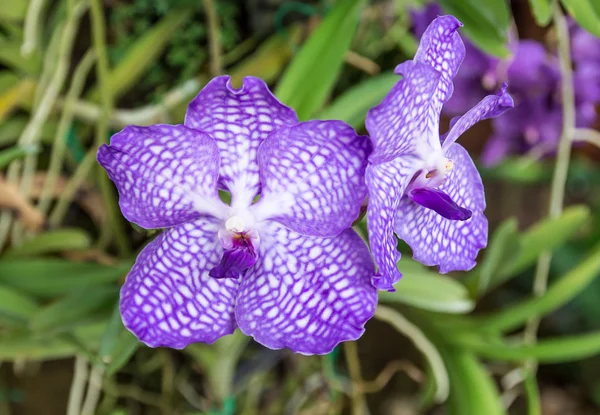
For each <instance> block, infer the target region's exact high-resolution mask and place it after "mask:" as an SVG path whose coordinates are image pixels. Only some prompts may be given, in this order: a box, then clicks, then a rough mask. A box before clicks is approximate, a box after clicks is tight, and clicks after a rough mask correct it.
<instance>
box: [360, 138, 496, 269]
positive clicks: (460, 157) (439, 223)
mask: <svg viewBox="0 0 600 415" xmlns="http://www.w3.org/2000/svg"><path fill="white" fill-rule="evenodd" d="M446 156H447V157H449V158H450V159H451V160H452V161H453V162H454V168H453V169H452V171H451V172H450V173H449V174H448V177H447V178H446V181H445V182H444V184H443V185H441V186H440V190H441V191H443V192H444V193H446V194H447V195H449V196H450V197H451V198H452V200H454V201H456V203H458V204H459V205H461V206H464V207H465V208H467V209H469V210H470V211H471V212H472V213H473V215H472V216H471V218H470V219H468V220H466V221H458V220H450V219H446V218H444V217H442V216H440V215H439V214H438V213H436V212H435V211H433V210H431V209H427V208H425V207H423V206H421V205H419V204H417V203H415V202H413V201H412V200H410V199H409V198H408V197H405V198H403V199H402V201H401V202H400V206H399V208H398V211H397V213H396V225H395V231H396V234H397V235H398V237H399V238H400V239H403V240H404V241H405V242H406V243H407V244H408V245H409V246H410V247H411V248H412V250H413V258H414V259H415V260H417V261H419V262H421V263H423V264H425V265H428V266H433V265H437V266H438V267H439V269H440V272H441V273H447V272H449V271H454V270H460V271H467V270H469V269H471V268H473V267H474V266H475V258H476V257H477V253H478V252H479V250H480V249H482V248H484V247H485V246H486V245H487V234H488V224H487V219H486V218H485V216H484V214H483V211H484V210H485V195H484V192H483V184H482V182H481V177H480V176H479V172H478V171H477V169H476V168H475V164H474V163H473V160H471V157H470V156H469V154H468V153H467V151H466V150H465V149H464V148H463V147H462V146H460V145H459V144H454V145H452V146H451V147H450V149H449V150H448V152H447V153H446ZM367 171H368V170H367Z"/></svg>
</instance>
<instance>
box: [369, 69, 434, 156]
mask: <svg viewBox="0 0 600 415" xmlns="http://www.w3.org/2000/svg"><path fill="white" fill-rule="evenodd" d="M396 72H397V73H401V74H402V75H403V77H402V79H401V80H400V81H398V82H397V83H396V85H394V87H393V88H392V90H391V91H390V92H389V93H388V94H387V95H386V97H385V98H384V99H383V100H382V101H381V103H380V104H379V105H377V106H376V107H374V108H371V109H370V110H369V112H368V113H367V118H366V122H365V125H366V127H367V131H368V132H369V135H370V136H371V141H372V142H373V152H372V153H371V156H370V157H369V162H370V163H371V164H378V163H385V162H388V161H390V160H393V159H394V158H396V157H398V156H400V155H404V154H413V153H430V152H431V150H432V149H435V148H439V147H440V142H439V136H438V135H437V131H436V134H435V136H434V137H429V134H428V131H429V130H430V129H432V128H433V127H432V126H433V125H434V124H435V125H436V126H437V125H438V124H439V115H440V114H439V111H438V112H437V113H433V112H432V111H434V108H433V107H432V106H431V105H430V101H431V99H433V96H434V94H435V93H436V90H437V85H438V83H439V81H440V77H441V74H440V73H439V72H438V71H436V70H435V69H433V68H432V67H431V66H429V65H428V64H426V63H422V62H416V61H406V62H404V63H402V64H400V65H398V67H396ZM436 130H437V128H436ZM424 137H427V138H426V139H425V141H424V140H423V139H424Z"/></svg>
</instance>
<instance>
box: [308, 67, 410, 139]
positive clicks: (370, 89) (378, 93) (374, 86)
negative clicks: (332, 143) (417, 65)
mask: <svg viewBox="0 0 600 415" xmlns="http://www.w3.org/2000/svg"><path fill="white" fill-rule="evenodd" d="M399 80H400V77H399V76H398V75H396V74H395V73H385V74H381V75H377V76H374V77H372V78H369V79H367V80H365V81H363V82H361V83H359V84H358V85H355V86H353V87H352V88H350V89H348V90H346V92H344V93H343V94H342V95H340V96H339V97H338V98H336V99H335V101H333V102H332V103H331V104H330V105H329V106H327V107H326V108H325V109H323V110H322V111H320V112H319V113H318V114H317V116H316V118H317V119H320V120H342V121H345V122H347V123H348V124H350V125H351V126H352V127H354V128H360V127H362V126H363V125H364V123H365V116H366V115H367V111H368V110H369V109H370V108H372V107H374V106H375V105H377V104H379V102H380V101H381V100H382V99H383V97H385V95H386V94H387V93H388V92H390V89H391V88H392V87H393V86H394V85H395V84H396V82H398V81H399Z"/></svg>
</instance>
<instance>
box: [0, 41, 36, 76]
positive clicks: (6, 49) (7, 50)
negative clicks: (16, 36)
mask: <svg viewBox="0 0 600 415" xmlns="http://www.w3.org/2000/svg"><path fill="white" fill-rule="evenodd" d="M0 63H2V64H4V65H6V66H8V67H9V68H13V69H16V70H18V71H20V72H23V73H24V74H26V75H29V76H36V75H37V74H39V72H40V69H41V67H42V59H41V57H40V55H39V53H38V52H34V53H32V54H31V56H29V57H27V58H24V57H23V55H21V42H16V41H10V40H0Z"/></svg>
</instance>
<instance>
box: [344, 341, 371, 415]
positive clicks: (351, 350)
mask: <svg viewBox="0 0 600 415" xmlns="http://www.w3.org/2000/svg"><path fill="white" fill-rule="evenodd" d="M344 352H345V353H344V354H345V355H346V364H347V365H348V372H350V378H351V379H352V415H364V414H365V407H366V400H365V395H364V393H363V391H362V388H361V385H362V384H363V380H362V375H361V373H360V372H361V370H360V361H359V359H358V347H356V342H355V341H349V342H346V343H344Z"/></svg>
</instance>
